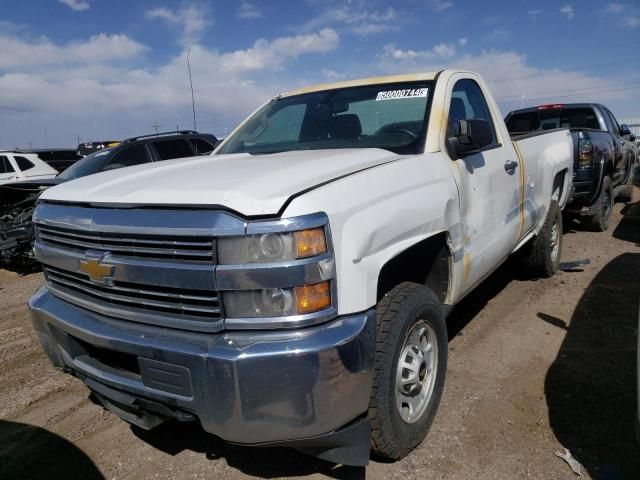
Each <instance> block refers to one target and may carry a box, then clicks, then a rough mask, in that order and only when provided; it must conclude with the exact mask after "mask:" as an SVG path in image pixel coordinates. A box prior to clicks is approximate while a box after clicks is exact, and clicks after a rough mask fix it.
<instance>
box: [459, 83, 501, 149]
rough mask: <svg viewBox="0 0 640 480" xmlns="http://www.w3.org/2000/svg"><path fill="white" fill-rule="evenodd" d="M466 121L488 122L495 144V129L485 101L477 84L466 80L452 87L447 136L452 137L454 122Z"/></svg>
mask: <svg viewBox="0 0 640 480" xmlns="http://www.w3.org/2000/svg"><path fill="white" fill-rule="evenodd" d="M468 119H479V120H486V121H487V122H489V125H490V126H491V132H492V134H493V143H496V138H497V137H496V129H495V126H494V124H493V119H492V118H491V112H490V111H489V106H488V105H487V101H486V100H485V98H484V95H483V94H482V90H480V87H479V86H478V84H477V83H476V82H474V81H473V80H471V79H468V78H467V79H464V80H458V81H457V82H456V84H455V85H454V86H453V92H452V93H451V105H450V106H449V123H448V128H447V136H448V137H450V136H453V132H454V130H453V125H454V122H455V121H456V120H468Z"/></svg>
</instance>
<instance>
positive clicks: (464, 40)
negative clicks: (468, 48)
mask: <svg viewBox="0 0 640 480" xmlns="http://www.w3.org/2000/svg"><path fill="white" fill-rule="evenodd" d="M466 44H467V37H462V38H459V39H458V45H460V46H461V47H464V46H465V45H466Z"/></svg>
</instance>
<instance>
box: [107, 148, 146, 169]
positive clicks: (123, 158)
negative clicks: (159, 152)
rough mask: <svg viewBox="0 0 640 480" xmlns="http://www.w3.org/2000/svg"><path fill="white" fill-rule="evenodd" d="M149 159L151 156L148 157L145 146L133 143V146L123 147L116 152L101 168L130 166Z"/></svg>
mask: <svg viewBox="0 0 640 480" xmlns="http://www.w3.org/2000/svg"><path fill="white" fill-rule="evenodd" d="M150 161H151V158H149V152H148V151H147V147H145V146H144V144H140V145H134V146H133V147H129V148H125V149H124V150H122V151H120V152H118V153H116V154H115V155H114V157H113V158H112V159H111V160H110V161H109V163H107V165H106V166H105V167H104V168H103V170H113V169H116V168H122V167H131V166H133V165H140V164H142V163H148V162H150Z"/></svg>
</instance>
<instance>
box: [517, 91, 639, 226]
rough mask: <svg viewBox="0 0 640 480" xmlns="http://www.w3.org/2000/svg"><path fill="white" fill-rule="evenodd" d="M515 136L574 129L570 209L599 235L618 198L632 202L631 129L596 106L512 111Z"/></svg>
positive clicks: (542, 107)
mask: <svg viewBox="0 0 640 480" xmlns="http://www.w3.org/2000/svg"><path fill="white" fill-rule="evenodd" d="M505 122H506V124H507V128H508V129H509V132H510V133H511V134H512V135H518V134H524V133H530V132H535V131H544V130H552V129H556V128H569V129H570V130H571V136H572V137H573V141H574V164H573V192H572V195H571V198H570V200H569V205H568V206H567V208H566V210H567V211H568V212H573V213H576V214H579V215H582V216H584V217H586V219H587V221H588V223H589V224H590V226H591V227H592V228H593V229H594V230H596V231H604V230H606V229H607V228H608V226H609V217H610V216H611V212H612V209H613V202H614V200H615V199H618V200H620V201H624V202H631V201H632V196H633V183H632V182H633V167H634V164H635V160H636V158H635V157H636V154H635V148H634V140H635V137H634V136H633V135H632V134H631V131H630V130H629V127H628V126H627V125H619V124H618V122H617V121H616V118H615V117H614V116H613V114H612V113H611V111H610V110H609V109H608V108H607V107H605V106H604V105H600V104H597V103H573V104H561V103H557V104H550V105H540V106H538V107H531V108H524V109H521V110H514V111H512V112H510V113H509V114H508V115H507V117H506V119H505Z"/></svg>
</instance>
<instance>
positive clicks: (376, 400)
mask: <svg viewBox="0 0 640 480" xmlns="http://www.w3.org/2000/svg"><path fill="white" fill-rule="evenodd" d="M423 322H424V323H423ZM376 324H377V328H376V353H375V369H374V378H373V388H372V390H371V398H370V401H369V419H370V420H371V448H372V450H373V451H374V452H375V453H376V454H378V455H379V456H381V457H383V458H385V459H389V460H398V459H400V458H402V457H404V456H405V455H407V454H408V453H409V452H411V450H413V449H414V448H415V447H416V446H417V445H419V444H420V442H422V440H424V438H425V436H426V435H427V432H428V431H429V428H430V427H431V423H432V422H433V418H434V417H435V414H436V411H437V409H438V405H439V404H440V397H441V396H442V390H443V388H444V380H445V372H446V369H447V348H448V339H447V326H446V323H445V319H444V313H443V310H442V305H441V304H440V302H439V301H438V299H437V298H436V296H435V294H434V293H433V292H432V291H431V290H429V289H428V288H426V287H425V286H423V285H419V284H417V283H408V282H405V283H401V284H400V285H397V286H396V287H394V288H393V289H392V290H391V291H390V292H389V293H388V294H387V295H386V296H385V297H384V298H383V299H382V300H380V302H379V303H378V306H377V308H376ZM425 325H427V326H428V327H430V328H431V330H430V332H432V334H434V335H435V342H434V343H435V345H437V352H434V354H433V355H434V358H435V359H437V363H436V366H435V368H434V371H435V378H434V379H433V380H431V381H432V382H433V384H432V387H430V388H429V390H430V391H431V395H430V396H427V399H426V401H425V403H424V404H426V408H425V409H424V410H423V411H422V413H421V414H420V415H419V416H418V417H417V419H416V420H415V421H413V422H412V423H407V422H405V421H404V420H403V419H402V417H401V415H400V412H399V409H398V407H397V406H396V389H397V387H396V378H397V377H396V374H397V369H398V362H399V360H400V355H401V354H402V353H403V352H404V351H405V348H407V347H406V346H405V340H408V335H409V333H411V332H414V331H415V330H414V327H416V329H421V328H424V326H425ZM420 371H421V373H420V379H421V380H422V379H425V380H426V379H427V377H428V375H429V374H428V373H426V374H425V375H424V376H422V373H423V372H422V366H421V367H420ZM432 372H433V371H432ZM427 383H428V380H427ZM431 388H432V390H431ZM425 391H426V390H425Z"/></svg>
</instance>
